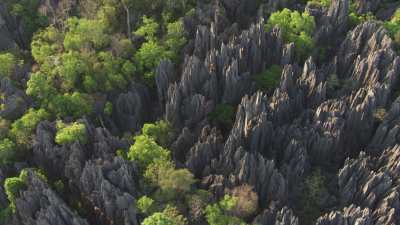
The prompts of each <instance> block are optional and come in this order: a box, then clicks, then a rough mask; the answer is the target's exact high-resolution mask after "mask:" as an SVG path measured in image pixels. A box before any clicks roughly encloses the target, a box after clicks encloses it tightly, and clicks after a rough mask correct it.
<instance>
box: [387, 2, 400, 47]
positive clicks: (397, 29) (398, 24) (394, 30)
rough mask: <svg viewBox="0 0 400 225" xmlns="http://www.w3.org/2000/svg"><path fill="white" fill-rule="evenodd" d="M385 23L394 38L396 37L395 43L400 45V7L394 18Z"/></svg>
mask: <svg viewBox="0 0 400 225" xmlns="http://www.w3.org/2000/svg"><path fill="white" fill-rule="evenodd" d="M384 25H385V27H386V29H387V30H388V31H389V34H390V35H391V36H392V38H394V40H395V43H396V44H397V45H400V9H398V10H397V11H396V12H395V14H394V15H393V17H392V19H391V20H390V21H387V22H385V24H384Z"/></svg>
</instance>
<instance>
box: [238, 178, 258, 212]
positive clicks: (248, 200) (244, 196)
mask: <svg viewBox="0 0 400 225" xmlns="http://www.w3.org/2000/svg"><path fill="white" fill-rule="evenodd" d="M232 196H233V197H235V198H237V204H236V206H235V207H234V209H233V212H234V214H235V215H236V216H238V217H240V218H249V217H251V216H253V215H254V214H255V213H256V212H257V209H258V195H257V193H256V192H254V191H253V188H252V187H251V186H250V185H248V184H243V185H241V186H238V187H236V188H234V189H233V190H232Z"/></svg>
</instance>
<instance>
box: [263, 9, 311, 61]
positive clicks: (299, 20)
mask: <svg viewBox="0 0 400 225" xmlns="http://www.w3.org/2000/svg"><path fill="white" fill-rule="evenodd" d="M275 26H277V27H279V28H280V29H281V31H282V36H283V39H284V40H285V41H286V42H288V43H289V42H293V43H294V44H295V47H296V54H297V56H298V57H299V59H304V58H305V57H306V56H307V55H308V53H309V52H311V51H312V50H313V48H314V46H315V43H314V40H313V37H312V36H313V33H314V30H315V20H314V17H313V16H310V15H309V14H308V13H307V12H303V13H300V12H298V11H292V10H290V9H283V10H282V11H278V12H274V13H272V15H271V16H270V17H269V19H268V21H267V23H266V24H265V29H266V30H268V31H269V30H271V29H273V28H274V27H275Z"/></svg>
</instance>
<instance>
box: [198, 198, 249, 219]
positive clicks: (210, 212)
mask: <svg viewBox="0 0 400 225" xmlns="http://www.w3.org/2000/svg"><path fill="white" fill-rule="evenodd" d="M237 202H238V199H237V198H235V197H232V196H229V195H225V196H224V198H223V199H222V200H221V201H220V202H218V203H216V204H212V205H208V206H207V207H206V210H205V213H206V218H207V222H208V224H210V225H244V224H245V223H244V221H242V220H241V219H239V218H238V217H235V216H231V215H229V212H230V211H231V210H232V209H234V208H235V207H236V204H237Z"/></svg>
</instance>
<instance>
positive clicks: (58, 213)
mask: <svg viewBox="0 0 400 225" xmlns="http://www.w3.org/2000/svg"><path fill="white" fill-rule="evenodd" d="M25 186H26V190H23V191H20V194H19V196H18V198H17V199H16V201H15V207H16V212H17V214H16V215H15V216H16V218H17V219H18V221H19V222H18V223H16V224H23V225H32V224H41V225H54V224H59V225H88V223H87V222H86V220H84V219H82V218H80V217H79V216H78V215H77V214H76V213H75V212H74V211H73V210H72V209H70V208H69V207H68V206H67V205H66V204H65V202H64V201H63V200H62V199H61V198H60V197H58V195H57V194H56V193H55V192H54V191H53V190H52V189H51V188H50V187H49V186H48V185H47V184H46V182H45V181H43V180H42V179H41V178H40V177H38V176H37V175H35V173H34V172H33V171H32V170H29V171H28V173H27V177H26V179H25Z"/></svg>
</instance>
